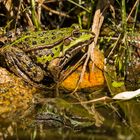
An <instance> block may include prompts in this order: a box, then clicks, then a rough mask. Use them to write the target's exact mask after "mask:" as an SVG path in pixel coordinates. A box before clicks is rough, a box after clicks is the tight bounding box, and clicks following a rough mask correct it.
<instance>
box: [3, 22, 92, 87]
mask: <svg viewBox="0 0 140 140" xmlns="http://www.w3.org/2000/svg"><path fill="white" fill-rule="evenodd" d="M94 37H95V34H94V33H93V32H91V31H89V30H86V29H81V28H79V27H78V26H77V25H76V26H75V25H72V26H71V27H68V28H66V27H65V28H60V29H53V30H46V31H42V30H41V31H26V32H23V33H22V34H21V35H19V36H18V37H17V39H15V40H13V41H12V42H10V43H8V44H6V45H4V46H3V47H1V48H0V56H3V57H4V60H5V63H6V66H7V67H8V69H9V70H10V71H11V72H13V73H14V74H15V75H17V76H19V77H21V78H22V79H23V80H24V81H26V82H28V83H31V84H34V83H37V84H39V83H41V82H42V80H43V79H44V78H45V77H47V76H48V75H49V76H50V77H51V78H52V79H53V80H54V82H56V81H58V80H59V77H60V75H61V71H62V69H63V68H64V66H65V65H66V64H67V63H68V62H69V61H70V60H71V59H72V58H74V56H75V55H76V54H77V53H78V52H80V51H81V49H82V48H84V47H86V46H88V45H89V44H91V43H92V42H93V40H94Z"/></svg>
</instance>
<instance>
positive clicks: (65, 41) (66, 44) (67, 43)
mask: <svg viewBox="0 0 140 140" xmlns="http://www.w3.org/2000/svg"><path fill="white" fill-rule="evenodd" d="M70 42H71V40H70V39H68V38H66V39H65V40H64V45H65V46H68V45H69V44H70Z"/></svg>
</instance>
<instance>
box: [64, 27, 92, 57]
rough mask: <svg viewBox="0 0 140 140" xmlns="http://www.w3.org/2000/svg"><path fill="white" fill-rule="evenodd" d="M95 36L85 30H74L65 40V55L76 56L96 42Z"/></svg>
mask: <svg viewBox="0 0 140 140" xmlns="http://www.w3.org/2000/svg"><path fill="white" fill-rule="evenodd" d="M94 38H95V34H94V33H93V32H91V31H88V30H84V29H78V28H76V29H74V30H73V31H72V34H71V36H69V37H66V38H64V40H63V42H64V43H63V44H64V45H63V54H67V53H68V54H70V55H72V56H73V55H75V54H76V53H77V52H79V51H80V50H81V49H82V48H83V47H85V46H88V45H89V44H91V43H92V42H93V41H94Z"/></svg>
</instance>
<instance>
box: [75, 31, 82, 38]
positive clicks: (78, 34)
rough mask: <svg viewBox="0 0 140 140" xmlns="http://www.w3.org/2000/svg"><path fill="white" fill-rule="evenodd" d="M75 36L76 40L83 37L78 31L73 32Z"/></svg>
mask: <svg viewBox="0 0 140 140" xmlns="http://www.w3.org/2000/svg"><path fill="white" fill-rule="evenodd" d="M73 36H74V37H76V38H78V37H80V36H81V33H80V32H79V31H78V30H74V31H73Z"/></svg>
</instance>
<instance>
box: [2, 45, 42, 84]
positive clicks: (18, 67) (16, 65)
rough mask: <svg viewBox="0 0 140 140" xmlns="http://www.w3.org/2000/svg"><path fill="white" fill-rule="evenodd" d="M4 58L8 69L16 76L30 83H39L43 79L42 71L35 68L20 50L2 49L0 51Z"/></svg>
mask: <svg viewBox="0 0 140 140" xmlns="http://www.w3.org/2000/svg"><path fill="white" fill-rule="evenodd" d="M1 53H2V55H3V56H4V57H5V61H6V64H7V66H8V68H9V69H10V70H11V71H12V72H13V73H15V74H16V75H17V76H19V77H22V78H23V79H24V80H25V81H27V82H29V83H31V81H34V82H40V81H41V80H42V79H43V78H44V73H43V70H42V69H41V68H40V67H39V66H37V65H36V64H35V63H33V61H32V60H31V59H30V58H29V56H28V55H26V54H25V53H24V52H23V51H22V50H20V49H18V48H14V47H7V48H3V50H2V51H1Z"/></svg>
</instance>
